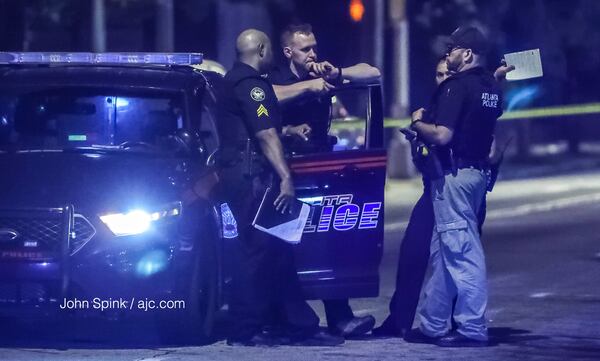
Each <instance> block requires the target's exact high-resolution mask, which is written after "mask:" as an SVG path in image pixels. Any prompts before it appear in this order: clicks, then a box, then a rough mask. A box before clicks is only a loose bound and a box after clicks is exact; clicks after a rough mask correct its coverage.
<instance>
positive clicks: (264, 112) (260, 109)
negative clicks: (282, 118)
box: [256, 104, 269, 118]
mask: <svg viewBox="0 0 600 361" xmlns="http://www.w3.org/2000/svg"><path fill="white" fill-rule="evenodd" d="M256 115H257V116H258V117H259V118H260V117H262V116H263V115H266V116H267V117H268V116H269V111H268V110H267V108H265V106H264V105H262V104H261V105H259V106H258V109H256Z"/></svg>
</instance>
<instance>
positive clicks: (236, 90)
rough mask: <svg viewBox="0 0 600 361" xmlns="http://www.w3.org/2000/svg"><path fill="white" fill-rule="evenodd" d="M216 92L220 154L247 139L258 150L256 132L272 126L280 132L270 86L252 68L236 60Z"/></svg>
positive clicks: (275, 102)
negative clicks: (218, 99) (251, 141)
mask: <svg viewBox="0 0 600 361" xmlns="http://www.w3.org/2000/svg"><path fill="white" fill-rule="evenodd" d="M220 92H221V97H220V98H221V99H220V106H219V111H220V115H221V117H220V119H219V122H218V124H219V127H218V128H219V134H220V136H221V140H222V148H223V151H224V153H226V154H227V153H228V150H229V153H230V154H231V151H232V150H236V149H237V150H240V148H241V147H243V145H244V144H245V142H246V140H247V139H248V138H249V139H252V140H253V142H254V147H255V151H257V152H258V153H260V152H261V150H260V147H258V146H257V144H256V136H255V134H256V133H257V132H259V131H261V130H265V129H269V128H275V129H276V130H277V132H278V133H281V113H280V109H279V104H278V102H277V97H276V96H275V92H274V91H273V86H272V85H271V83H269V81H268V80H266V79H265V78H263V77H262V76H261V75H260V74H259V72H258V71H256V70H255V69H254V68H252V67H251V66H249V65H247V64H244V63H241V62H236V63H235V64H234V65H233V68H232V69H231V70H230V71H229V72H228V73H227V74H226V75H225V78H224V79H223V84H222V87H221V89H220Z"/></svg>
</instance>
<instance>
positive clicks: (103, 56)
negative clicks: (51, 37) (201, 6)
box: [0, 52, 202, 65]
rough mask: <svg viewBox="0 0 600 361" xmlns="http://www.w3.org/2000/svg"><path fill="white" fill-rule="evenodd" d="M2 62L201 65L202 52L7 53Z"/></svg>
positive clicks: (0, 61) (0, 53) (3, 53)
mask: <svg viewBox="0 0 600 361" xmlns="http://www.w3.org/2000/svg"><path fill="white" fill-rule="evenodd" d="M0 64H131V65H136V64H140V65H199V64H202V54H201V53H64V52H56V53H46V52H26V53H5V52H0Z"/></svg>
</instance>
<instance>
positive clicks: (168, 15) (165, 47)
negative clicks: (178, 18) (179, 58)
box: [156, 0, 175, 52]
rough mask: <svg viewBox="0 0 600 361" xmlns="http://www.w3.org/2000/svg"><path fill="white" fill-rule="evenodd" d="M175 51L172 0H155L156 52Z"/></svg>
mask: <svg viewBox="0 0 600 361" xmlns="http://www.w3.org/2000/svg"><path fill="white" fill-rule="evenodd" d="M174 49H175V9H174V4H173V0H156V50H157V51H162V52H172V51H173V50H174Z"/></svg>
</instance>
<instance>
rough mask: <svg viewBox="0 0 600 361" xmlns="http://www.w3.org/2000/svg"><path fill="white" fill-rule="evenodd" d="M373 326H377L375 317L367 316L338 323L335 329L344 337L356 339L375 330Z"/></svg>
mask: <svg viewBox="0 0 600 361" xmlns="http://www.w3.org/2000/svg"><path fill="white" fill-rule="evenodd" d="M373 326H375V317H373V316H371V315H367V316H363V317H353V318H351V319H349V320H347V321H342V322H338V323H337V325H335V328H336V331H337V333H338V334H339V335H340V336H342V337H356V336H362V335H364V334H366V333H368V332H369V331H371V330H372V329H373Z"/></svg>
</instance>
